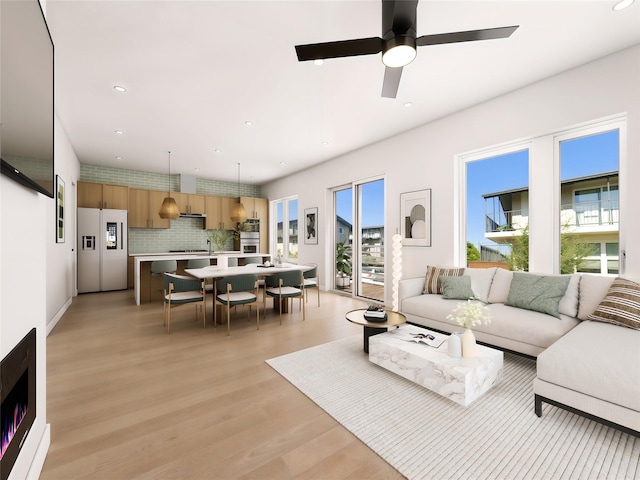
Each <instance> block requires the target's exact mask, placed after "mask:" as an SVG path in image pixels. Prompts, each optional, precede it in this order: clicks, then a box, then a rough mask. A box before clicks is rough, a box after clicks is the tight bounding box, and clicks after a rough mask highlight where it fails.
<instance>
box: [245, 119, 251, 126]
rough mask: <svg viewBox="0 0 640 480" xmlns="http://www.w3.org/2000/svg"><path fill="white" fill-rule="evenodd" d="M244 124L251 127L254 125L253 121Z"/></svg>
mask: <svg viewBox="0 0 640 480" xmlns="http://www.w3.org/2000/svg"><path fill="white" fill-rule="evenodd" d="M244 124H245V125H246V126H248V127H250V126H251V125H253V122H252V121H251V120H247V121H246V122H244Z"/></svg>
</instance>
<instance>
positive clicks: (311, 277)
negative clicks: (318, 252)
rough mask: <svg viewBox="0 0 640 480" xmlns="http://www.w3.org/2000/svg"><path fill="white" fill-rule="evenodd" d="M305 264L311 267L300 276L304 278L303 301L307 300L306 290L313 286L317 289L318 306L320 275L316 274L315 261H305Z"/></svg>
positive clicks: (316, 266)
mask: <svg viewBox="0 0 640 480" xmlns="http://www.w3.org/2000/svg"><path fill="white" fill-rule="evenodd" d="M305 265H307V266H311V267H313V268H312V269H311V270H306V271H304V272H302V277H303V278H304V301H305V302H308V301H309V295H308V294H307V290H308V289H310V288H315V289H316V290H317V291H318V306H320V277H319V275H318V265H317V264H316V263H307V264H305Z"/></svg>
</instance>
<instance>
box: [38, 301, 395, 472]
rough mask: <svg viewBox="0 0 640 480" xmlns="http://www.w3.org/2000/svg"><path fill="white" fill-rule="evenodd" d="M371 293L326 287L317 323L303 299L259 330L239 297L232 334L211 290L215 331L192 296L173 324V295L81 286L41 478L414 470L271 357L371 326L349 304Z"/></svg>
mask: <svg viewBox="0 0 640 480" xmlns="http://www.w3.org/2000/svg"><path fill="white" fill-rule="evenodd" d="M364 305H365V304H364V303H363V302H359V301H356V300H353V299H351V298H348V297H344V296H340V295H334V294H331V293H326V292H322V294H321V307H320V308H318V307H317V306H316V303H315V295H311V296H310V298H309V303H308V304H307V318H306V321H304V322H303V321H302V315H301V314H300V313H299V312H298V302H297V301H295V302H294V308H293V309H292V310H293V312H292V313H291V314H285V315H283V325H282V326H280V325H279V324H278V315H277V312H274V311H273V310H270V309H267V318H266V319H265V318H261V326H260V330H259V331H258V330H256V328H255V320H254V318H255V317H253V318H252V320H251V322H247V317H246V312H244V311H243V310H241V309H239V310H238V315H237V316H236V317H234V318H232V325H231V336H230V337H227V335H226V328H225V327H226V326H218V328H213V324H212V321H211V318H210V314H211V309H210V308H211V299H209V300H208V304H207V308H208V309H209V310H208V313H207V316H208V317H209V318H208V319H207V320H208V321H207V328H206V329H203V328H202V322H201V321H200V322H198V323H195V320H194V319H195V317H194V308H193V307H192V306H184V307H182V308H179V309H175V310H174V311H173V312H172V322H171V335H168V334H167V333H166V330H165V329H164V327H163V325H162V305H160V304H148V305H143V306H139V307H138V306H136V305H135V304H134V301H133V294H132V293H131V291H127V292H107V293H99V294H85V295H81V296H78V297H77V298H75V299H74V301H73V305H72V306H71V307H70V308H69V310H68V311H67V313H66V314H65V315H64V317H63V318H62V319H61V320H60V322H59V323H58V325H57V326H56V327H55V329H54V330H53V331H52V332H51V334H50V335H49V336H48V338H47V422H48V423H50V424H51V446H50V449H49V453H48V455H47V459H46V462H45V464H44V468H43V471H42V475H41V477H40V478H41V479H42V480H50V479H56V480H58V479H60V480H62V479H64V480H69V479H76V478H78V479H79V478H87V479H105V480H118V479H133V478H136V479H141V478H154V479H186V478H194V479H240V478H242V479H249V478H256V479H278V480H279V479H291V478H309V479H311V478H318V479H328V480H331V479H336V480H337V479H398V478H402V476H401V475H400V474H399V473H398V472H397V471H396V470H395V469H393V468H392V467H391V466H390V465H388V464H387V463H386V462H385V461H384V460H382V459H381V458H380V457H379V456H378V455H376V454H375V453H374V452H373V451H371V450H370V449H369V448H368V447H367V446H366V445H364V444H363V443H362V442H360V441H359V440H358V439H357V438H356V437H355V436H353V435H352V434H351V433H350V432H348V431H347V430H346V429H344V428H343V427H342V426H341V425H340V424H338V423H337V422H336V421H335V420H334V419H333V418H332V417H330V416H329V415H328V414H326V413H325V412H324V411H323V410H322V409H320V408H319V407H318V406H316V405H315V404H314V403H313V402H312V401H311V400H309V399H308V398H307V397H306V396H304V395H303V394H302V393H300V391H299V390H297V389H296V388H295V387H293V386H292V385H291V384H290V383H289V382H287V381H286V380H285V379H284V378H282V377H281V376H280V375H279V374H278V373H276V372H275V371H274V370H273V369H271V367H269V366H268V365H267V364H266V363H265V360H266V359H269V358H272V357H276V356H279V355H283V354H286V353H289V352H293V351H297V350H301V349H303V348H307V347H310V346H313V345H318V344H322V343H325V342H329V341H332V340H335V339H338V338H342V337H345V336H349V335H356V334H357V335H362V330H361V328H362V327H358V326H357V325H352V324H350V323H349V322H347V321H346V320H345V317H344V314H345V312H347V311H348V310H351V309H354V308H361V307H362V306H364ZM261 316H262V312H261ZM363 355H364V353H363ZM371 421H372V422H375V418H372V419H371Z"/></svg>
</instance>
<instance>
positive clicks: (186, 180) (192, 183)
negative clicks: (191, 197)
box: [180, 173, 207, 218]
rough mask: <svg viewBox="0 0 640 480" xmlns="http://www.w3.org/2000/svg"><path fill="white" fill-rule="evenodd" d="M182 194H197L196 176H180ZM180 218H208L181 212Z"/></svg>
mask: <svg viewBox="0 0 640 480" xmlns="http://www.w3.org/2000/svg"><path fill="white" fill-rule="evenodd" d="M180 192H181V193H196V177H195V175H185V174H184V173H181V174H180ZM180 217H186V218H206V217H207V216H206V215H204V214H202V213H187V212H180Z"/></svg>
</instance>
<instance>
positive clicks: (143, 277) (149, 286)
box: [129, 251, 271, 305]
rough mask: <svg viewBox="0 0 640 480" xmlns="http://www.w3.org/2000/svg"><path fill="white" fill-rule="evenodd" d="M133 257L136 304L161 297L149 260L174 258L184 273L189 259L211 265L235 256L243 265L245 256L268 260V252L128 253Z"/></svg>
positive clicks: (159, 280)
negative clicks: (205, 261) (197, 259)
mask: <svg viewBox="0 0 640 480" xmlns="http://www.w3.org/2000/svg"><path fill="white" fill-rule="evenodd" d="M129 257H132V258H133V292H134V297H135V300H136V305H140V304H141V303H148V302H152V301H160V300H161V299H162V294H161V291H162V278H160V277H155V276H154V277H152V276H151V262H153V261H155V260H176V261H177V262H178V270H177V271H178V273H184V269H185V268H187V263H188V261H189V260H192V259H194V258H205V259H208V260H209V261H210V262H211V264H212V265H218V264H219V263H223V262H225V260H227V261H228V259H229V258H237V259H238V265H244V262H245V259H247V258H250V257H251V258H254V257H258V258H260V260H261V262H264V261H266V260H269V259H270V258H271V255H269V254H268V253H240V252H237V251H227V252H221V253H212V254H211V255H209V254H208V253H203V252H185V253H175V252H169V253H165V252H162V253H136V254H130V255H129Z"/></svg>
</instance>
